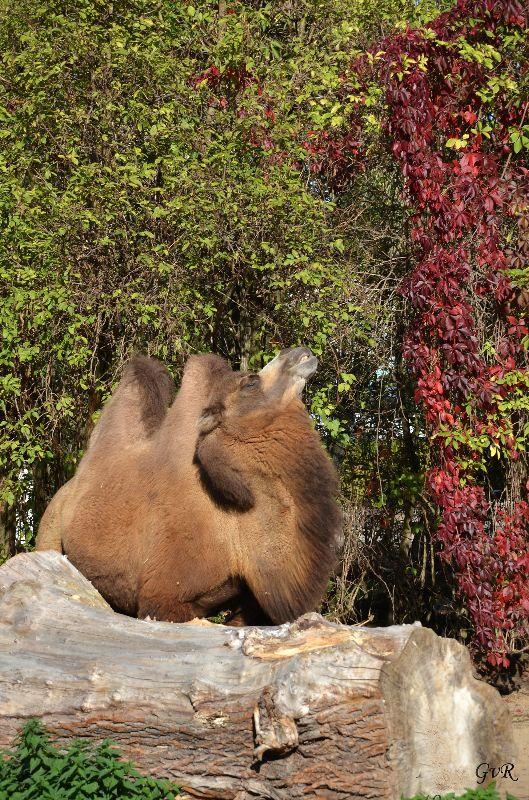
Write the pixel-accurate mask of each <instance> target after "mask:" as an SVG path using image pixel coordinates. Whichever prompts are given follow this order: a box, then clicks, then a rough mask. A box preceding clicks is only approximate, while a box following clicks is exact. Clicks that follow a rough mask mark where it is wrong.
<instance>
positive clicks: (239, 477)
mask: <svg viewBox="0 0 529 800" xmlns="http://www.w3.org/2000/svg"><path fill="white" fill-rule="evenodd" d="M210 425H211V420H210V418H209V417H208V418H206V419H205V421H204V428H206V429H208V428H209V429H210V430H211V428H210ZM224 438H225V437H224V435H223V434H222V432H221V431H220V430H219V428H218V427H216V428H213V430H211V432H208V433H206V434H205V435H204V433H203V434H202V435H199V438H198V442H197V446H196V450H195V457H194V459H193V463H194V464H196V465H197V467H198V471H199V475H200V480H201V482H202V486H203V487H204V489H205V490H206V491H207V493H208V494H209V495H210V497H212V498H213V500H214V501H215V502H216V503H217V504H218V505H219V506H222V507H224V508H232V509H236V510H238V511H249V510H250V509H251V508H253V506H254V503H255V499H254V496H253V492H252V490H251V488H250V486H249V485H248V481H247V479H246V477H245V475H244V474H243V472H242V470H241V469H240V467H239V466H238V465H237V464H236V463H235V462H234V460H233V455H232V453H231V452H230V448H229V447H228V445H227V443H226V442H224V441H223V439H224Z"/></svg>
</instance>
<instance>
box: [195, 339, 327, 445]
mask: <svg viewBox="0 0 529 800" xmlns="http://www.w3.org/2000/svg"><path fill="white" fill-rule="evenodd" d="M317 366H318V359H317V358H316V356H315V355H313V353H312V352H311V351H310V350H309V348H308V347H294V348H290V349H288V350H281V352H280V353H278V355H277V356H276V357H275V358H273V359H272V361H270V362H269V363H268V364H267V365H266V366H265V367H263V369H262V370H261V371H260V372H256V373H252V372H234V371H232V370H230V369H226V371H225V372H224V373H223V374H222V375H221V377H220V380H217V382H216V383H215V389H214V392H213V393H212V395H211V394H210V397H209V402H208V406H207V407H206V408H204V411H203V413H202V415H201V417H200V420H199V423H198V428H199V434H202V435H204V434H207V433H209V432H210V431H211V430H213V429H214V428H215V427H217V426H218V425H219V424H220V423H221V421H222V422H224V423H227V424H230V423H232V424H234V425H244V424H245V422H246V423H248V424H255V423H256V422H257V419H258V418H260V419H261V420H262V423H263V424H266V423H267V422H269V421H270V419H271V418H273V417H275V416H276V415H277V414H278V413H279V412H281V411H284V410H285V409H286V408H287V407H288V406H290V405H292V404H294V405H297V406H298V407H299V406H301V405H302V404H301V400H300V396H301V393H302V391H303V388H304V387H305V384H306V382H307V380H308V379H309V378H310V377H311V375H313V374H314V372H315V371H316V368H317Z"/></svg>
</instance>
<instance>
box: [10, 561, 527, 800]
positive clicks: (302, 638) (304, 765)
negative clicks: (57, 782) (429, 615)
mask: <svg viewBox="0 0 529 800" xmlns="http://www.w3.org/2000/svg"><path fill="white" fill-rule="evenodd" d="M31 716H39V717H42V719H43V722H44V724H45V725H46V727H47V728H48V729H49V730H50V731H51V732H52V734H53V735H54V736H56V737H58V738H59V739H66V738H69V737H71V736H80V737H89V738H93V739H102V738H106V737H110V738H111V739H113V740H114V741H115V742H116V743H117V744H118V746H119V747H120V748H121V749H122V751H123V753H124V754H125V755H126V757H127V758H131V759H132V760H134V761H135V762H136V763H137V765H138V766H139V768H140V769H142V770H143V771H145V772H151V773H154V774H156V775H157V776H160V777H162V776H165V777H169V778H171V779H173V780H175V781H177V782H179V783H180V785H182V786H183V787H184V789H185V790H186V791H187V792H188V793H189V794H191V795H193V796H195V797H209V798H226V799H228V798H230V799H231V798H233V799H235V798H236V800H249V798H255V797H258V798H273V799H274V800H283V799H284V800H287V798H288V800H294V799H295V798H314V799H315V800H316V798H318V800H323V798H333V800H342V799H343V800H345V798H348V799H349V800H350V798H376V799H377V800H383V799H384V798H388V799H389V798H391V800H393V799H395V800H397V798H400V795H401V793H402V794H404V795H405V796H411V795H412V794H414V793H416V792H419V791H423V792H425V793H430V794H432V795H433V794H435V793H437V792H446V791H461V790H463V789H464V788H465V787H467V786H474V785H475V782H476V778H475V770H476V767H477V765H478V764H479V763H481V762H483V761H488V762H489V763H490V764H494V765H500V764H503V763H504V762H505V761H513V758H514V753H513V745H512V741H511V730H510V721H509V716H508V712H507V709H506V708H505V706H504V704H503V702H502V700H501V698H500V697H499V695H498V693H497V692H496V691H495V690H494V689H492V688H491V687H490V686H487V685H486V684H484V683H481V682H479V681H477V680H475V679H474V677H473V676H472V670H471V666H470V661H469V657H468V653H467V651H466V649H465V648H464V647H462V646H461V645H459V644H458V643H456V642H455V641H453V640H449V639H441V638H439V637H437V636H436V635H435V634H434V633H433V632H432V631H430V630H428V629H425V628H421V627H420V626H419V625H403V626H393V627H391V628H385V629H381V628H362V627H347V626H342V625H335V624H331V623H329V622H326V621H325V620H323V619H322V618H321V617H319V616H318V615H317V614H309V615H306V616H305V617H302V618H300V619H299V620H298V621H297V622H295V623H292V624H286V625H282V626H280V627H271V628H240V629H236V628H229V627H225V626H222V625H212V624H210V623H207V622H204V621H200V622H197V623H186V624H181V625H180V624H178V625H177V624H175V625H173V624H171V623H163V622H154V621H147V620H137V619H131V618H128V617H124V616H121V615H119V614H115V613H114V612H113V611H112V610H111V609H110V608H109V607H108V606H107V604H106V603H105V601H104V600H103V599H102V598H101V596H100V595H99V594H98V593H97V592H96V591H95V589H94V588H93V587H92V585H91V584H90V583H89V582H88V581H87V580H86V579H85V578H83V577H82V576H81V575H80V573H79V572H77V571H76V570H75V569H74V567H73V566H72V565H71V564H70V563H69V562H68V560H67V559H66V558H65V557H64V556H61V555H59V554H57V553H52V552H40V553H32V554H24V555H19V556H16V557H15V558H13V559H11V560H10V561H9V562H7V563H6V564H5V565H4V566H3V567H2V568H0V745H6V744H8V743H9V742H10V741H11V740H12V737H13V735H14V734H15V732H16V731H17V730H18V729H19V728H20V727H21V725H22V723H23V721H24V720H25V719H26V718H28V717H31Z"/></svg>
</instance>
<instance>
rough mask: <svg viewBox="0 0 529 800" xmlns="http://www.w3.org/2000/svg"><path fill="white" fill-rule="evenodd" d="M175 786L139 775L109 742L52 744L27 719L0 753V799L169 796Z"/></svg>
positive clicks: (153, 799) (144, 799)
mask: <svg viewBox="0 0 529 800" xmlns="http://www.w3.org/2000/svg"><path fill="white" fill-rule="evenodd" d="M178 794H179V790H178V788H177V787H176V786H175V785H173V784H171V783H169V782H168V781H163V780H157V779H155V778H148V777H145V776H143V775H140V773H139V772H137V770H136V769H135V768H134V767H133V765H132V764H130V763H129V762H127V761H121V760H120V753H119V751H118V750H116V748H115V747H113V746H112V745H111V743H110V742H102V743H101V744H99V745H91V744H86V743H85V742H81V741H78V740H75V741H73V742H72V743H71V744H70V745H69V746H68V747H61V746H59V745H55V744H52V743H51V741H50V738H49V736H48V734H47V733H46V731H45V730H44V728H43V727H42V725H41V723H40V722H39V721H38V720H30V722H28V723H27V724H26V726H25V727H24V729H23V730H22V731H21V732H20V734H19V735H18V736H17V738H16V739H15V743H14V749H13V750H12V751H11V752H4V753H0V800H174V798H175V796H176V795H178Z"/></svg>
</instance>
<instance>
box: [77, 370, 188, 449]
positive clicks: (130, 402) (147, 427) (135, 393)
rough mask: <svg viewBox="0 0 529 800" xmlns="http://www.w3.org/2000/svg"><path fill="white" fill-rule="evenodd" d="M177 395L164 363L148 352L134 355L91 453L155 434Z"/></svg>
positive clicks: (96, 433)
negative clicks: (142, 354) (147, 353)
mask: <svg viewBox="0 0 529 800" xmlns="http://www.w3.org/2000/svg"><path fill="white" fill-rule="evenodd" d="M174 395H175V385H174V381H173V378H172V377H171V374H170V372H169V370H168V369H167V368H166V367H164V365H163V364H161V363H160V362H159V361H157V360H156V359H155V358H151V357H148V356H134V358H132V359H131V360H130V361H129V363H128V364H127V366H126V367H125V370H124V372H123V377H122V379H121V381H120V382H119V384H118V387H117V389H116V390H115V392H114V394H113V395H112V397H111V398H110V400H108V402H107V403H106V405H105V407H104V408H103V411H102V413H101V417H100V419H99V421H98V423H97V424H96V426H95V428H94V430H93V432H92V435H91V437H90V441H89V443H88V451H87V454H88V453H90V452H91V453H92V454H93V453H94V452H95V451H96V450H97V451H100V450H101V449H102V448H107V447H119V446H128V445H131V444H135V443H138V442H140V441H142V440H145V439H148V438H149V437H151V436H152V435H153V434H154V433H155V432H156V431H157V430H158V428H159V427H160V425H161V424H162V421H163V419H164V417H165V415H166V413H167V409H168V408H169V406H170V405H171V403H172V401H173V399H174Z"/></svg>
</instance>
